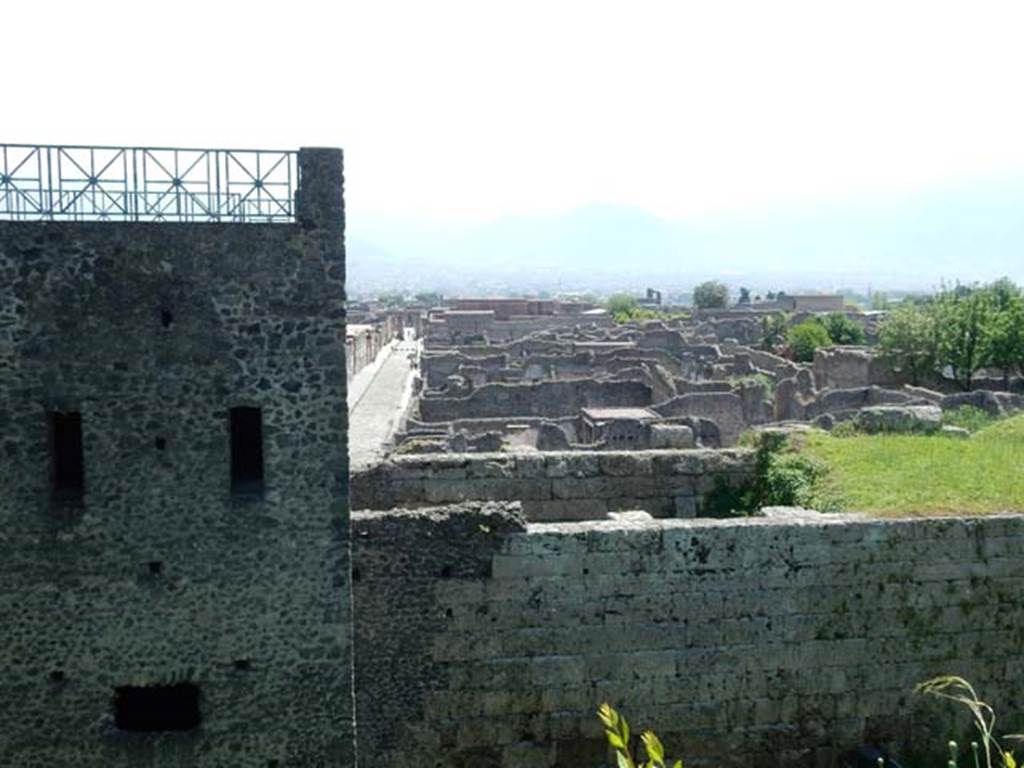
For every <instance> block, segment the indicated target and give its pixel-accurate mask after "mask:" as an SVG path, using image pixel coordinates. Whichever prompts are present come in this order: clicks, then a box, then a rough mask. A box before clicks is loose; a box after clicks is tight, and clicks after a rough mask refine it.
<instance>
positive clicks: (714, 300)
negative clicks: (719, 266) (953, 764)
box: [693, 280, 729, 309]
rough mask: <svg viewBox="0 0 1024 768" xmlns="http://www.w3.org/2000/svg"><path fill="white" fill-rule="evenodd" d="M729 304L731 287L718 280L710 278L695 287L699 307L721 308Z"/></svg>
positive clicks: (694, 293)
mask: <svg viewBox="0 0 1024 768" xmlns="http://www.w3.org/2000/svg"><path fill="white" fill-rule="evenodd" d="M728 304H729V289H728V288H727V287H726V286H725V284H724V283H720V282H718V281H717V280H708V281H706V282H703V283H701V284H700V285H698V286H697V287H696V288H694V289H693V305H694V306H695V307H697V309H719V308H722V307H725V306H727V305H728Z"/></svg>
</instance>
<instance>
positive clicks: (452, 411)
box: [419, 379, 651, 422]
mask: <svg viewBox="0 0 1024 768" xmlns="http://www.w3.org/2000/svg"><path fill="white" fill-rule="evenodd" d="M650 404H651V388H650V386H648V385H647V384H645V383H643V382H641V381H596V380H594V379H567V380H561V381H541V382H536V383H532V384H485V385H484V386H482V387H480V388H479V389H476V390H474V391H473V392H471V393H470V394H469V395H467V396H465V397H424V398H422V399H421V400H420V402H419V409H420V419H419V420H420V421H426V422H433V421H452V420H454V419H484V418H495V417H501V416H544V417H547V418H553V419H554V418H560V417H563V416H575V415H577V414H578V413H579V411H580V409H581V408H588V407H589V408H597V407H601V406H605V407H611V406H645V405H650Z"/></svg>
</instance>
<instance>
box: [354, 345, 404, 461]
mask: <svg viewBox="0 0 1024 768" xmlns="http://www.w3.org/2000/svg"><path fill="white" fill-rule="evenodd" d="M419 349H420V345H419V342H416V341H401V342H398V343H397V344H394V345H392V347H390V348H388V349H385V350H383V351H382V352H381V358H383V360H381V359H380V358H378V360H376V361H374V363H373V364H371V366H367V368H368V369H369V370H367V369H364V370H363V371H360V372H359V373H358V374H356V377H355V378H359V377H360V376H362V377H363V379H362V380H360V381H359V382H358V383H359V387H358V389H355V390H353V392H352V394H353V395H354V397H350V398H349V409H348V451H349V464H350V468H351V470H352V471H355V470H358V469H365V468H367V467H369V466H371V465H372V464H374V463H375V462H377V461H380V460H381V459H382V458H383V457H384V453H385V448H386V447H387V445H388V444H389V443H390V441H391V438H392V436H393V435H394V434H395V430H396V429H397V428H398V425H399V422H400V421H401V418H402V415H403V414H404V413H405V409H406V408H407V407H408V404H409V398H411V397H412V380H413V375H414V374H415V372H416V368H417V365H418V359H419ZM410 355H411V356H413V358H414V360H415V361H417V362H411V361H410V360H409V357H410ZM364 374H365V375H364ZM367 376H368V377H369V380H368V381H367V380H366V378H367Z"/></svg>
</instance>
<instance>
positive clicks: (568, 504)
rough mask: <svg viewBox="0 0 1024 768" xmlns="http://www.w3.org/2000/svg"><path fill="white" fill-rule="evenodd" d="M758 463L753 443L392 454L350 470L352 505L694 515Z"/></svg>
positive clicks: (589, 515)
mask: <svg viewBox="0 0 1024 768" xmlns="http://www.w3.org/2000/svg"><path fill="white" fill-rule="evenodd" d="M754 464H755V455H754V452H753V451H751V450H749V449H732V450H722V451H718V450H687V451H672V450H663V451H605V452H601V453H584V452H578V451H545V452H543V453H539V454H538V453H534V454H512V453H465V454H446V455H443V456H437V455H433V456H430V455H428V456H416V455H411V456H392V457H390V458H389V459H387V460H386V461H384V462H382V463H380V464H378V465H376V466H374V467H371V468H370V469H367V470H364V471H361V472H353V473H352V477H351V480H350V492H351V499H352V508H353V509H391V508H392V507H422V506H431V505H437V504H446V503H452V502H460V501H467V500H470V501H472V500H481V501H518V502H521V504H522V509H523V513H524V514H525V515H526V517H527V519H529V520H537V521H540V520H579V519H594V518H602V517H605V515H606V514H607V513H608V512H615V511H629V510H644V511H647V512H649V513H650V514H651V515H653V516H655V517H694V516H697V515H699V514H701V513H702V512H705V513H706V512H707V509H708V506H709V504H711V503H712V502H713V499H714V494H715V493H716V492H719V493H720V492H723V491H724V490H725V489H728V488H739V487H741V486H743V485H744V484H745V483H747V482H748V481H750V480H751V479H752V478H753V476H754Z"/></svg>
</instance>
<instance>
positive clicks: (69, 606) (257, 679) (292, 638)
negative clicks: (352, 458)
mask: <svg viewBox="0 0 1024 768" xmlns="http://www.w3.org/2000/svg"><path fill="white" fill-rule="evenodd" d="M299 167H300V170H301V174H302V177H301V178H302V186H301V188H300V190H299V194H300V195H301V197H300V198H299V200H298V221H297V222H296V223H292V224H289V223H285V224H216V223H203V224H198V223H197V224H177V223H176V224H168V223H113V222H92V223H53V222H9V221H5V222H0V532H2V533H0V584H3V589H2V590H0V626H2V627H3V631H2V638H3V642H2V643H0V668H2V669H3V670H4V672H3V676H2V678H0V733H2V734H3V737H2V738H0V764H2V765H10V766H18V767H19V768H53V766H76V768H93V767H95V768H100V767H101V766H102V768H116V767H117V766H138V765H143V764H145V765H160V766H164V767H167V768H176V767H177V766H232V767H236V766H259V768H268V766H282V767H283V766H286V765H325V764H330V765H337V766H345V765H351V764H352V763H353V761H354V746H353V744H354V734H353V729H354V726H353V715H354V712H353V707H354V705H353V695H352V685H351V653H352V647H351V639H350V638H351V632H352V629H351V627H352V623H351V603H350V599H349V585H348V572H349V544H348V507H347V487H346V486H347V470H348V467H347V455H346V447H345V446H346V431H347V421H346V419H347V413H346V407H345V378H346V377H345V352H344V344H345V316H344V278H345V273H344V243H343V232H344V215H343V209H342V205H343V203H342V163H341V153H340V152H339V151H336V150H303V151H301V152H300V153H299ZM237 406H248V407H257V408H261V409H262V424H263V466H264V482H263V491H262V493H259V492H258V491H256V485H254V486H253V487H252V488H251V490H252V491H253V492H251V493H243V492H241V491H244V490H250V489H239V492H233V491H232V486H231V469H230V454H231V448H230V430H229V409H231V408H234V407H237ZM53 411H73V412H77V413H80V414H81V425H82V437H83V439H82V447H83V454H84V495H83V497H82V499H81V503H80V504H76V503H74V502H72V501H62V500H61V499H59V498H55V497H54V496H53V494H52V491H51V456H50V443H49V440H50V437H49V430H48V417H49V414H50V413H51V412H53ZM179 681H184V682H185V683H195V684H197V685H198V688H199V691H200V701H199V705H200V706H199V709H200V712H201V716H202V722H201V725H200V726H199V727H198V728H195V729H192V730H188V731H182V732H166V733H161V734H149V733H136V732H126V731H124V730H121V729H118V728H116V727H115V723H114V718H113V714H112V699H113V696H114V692H115V688H117V687H120V686H144V685H151V684H161V683H169V682H179Z"/></svg>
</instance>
